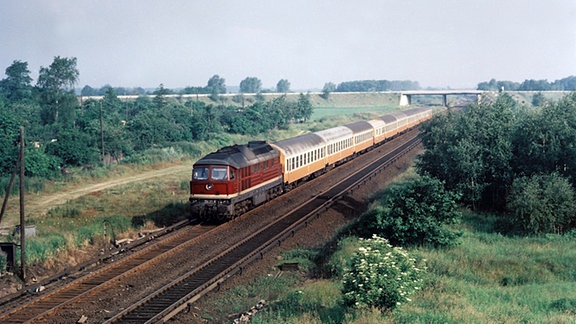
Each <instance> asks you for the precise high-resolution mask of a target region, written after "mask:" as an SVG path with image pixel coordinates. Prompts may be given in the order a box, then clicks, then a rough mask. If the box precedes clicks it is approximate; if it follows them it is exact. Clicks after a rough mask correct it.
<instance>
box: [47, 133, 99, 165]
mask: <svg viewBox="0 0 576 324" xmlns="http://www.w3.org/2000/svg"><path fill="white" fill-rule="evenodd" d="M93 142H94V139H93V138H90V137H89V136H88V134H86V133H84V132H81V131H79V130H77V129H74V128H64V129H60V130H59V131H58V135H57V138H55V140H54V141H52V142H50V143H48V144H47V145H46V153H48V154H51V155H54V156H57V157H59V158H60V159H62V161H63V162H64V163H66V164H68V165H74V166H80V165H83V164H87V163H92V162H93V161H98V160H99V156H100V154H99V152H98V149H97V148H96V147H94V146H91V145H89V143H93Z"/></svg>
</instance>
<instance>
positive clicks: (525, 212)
mask: <svg viewBox="0 0 576 324" xmlns="http://www.w3.org/2000/svg"><path fill="white" fill-rule="evenodd" d="M507 208H508V210H509V211H510V212H511V213H512V221H513V223H514V224H516V225H517V226H518V227H520V230H521V231H523V232H526V233H534V234H537V233H555V232H557V233H562V232H564V231H567V230H569V229H570V228H571V227H573V225H574V223H575V221H576V217H575V216H574V211H575V210H576V202H575V193H574V188H572V185H571V184H570V182H569V181H568V180H567V179H566V178H564V177H562V176H561V175H559V174H558V173H552V174H536V175H533V176H531V177H521V178H518V179H516V180H515V181H514V183H513V185H512V192H511V193H510V197H509V199H508V203H507Z"/></svg>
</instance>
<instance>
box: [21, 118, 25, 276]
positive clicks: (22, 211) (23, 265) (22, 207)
mask: <svg viewBox="0 0 576 324" xmlns="http://www.w3.org/2000/svg"><path fill="white" fill-rule="evenodd" d="M25 237H26V224H25V221H24V126H20V271H21V272H20V274H21V275H22V281H24V282H26V239H25Z"/></svg>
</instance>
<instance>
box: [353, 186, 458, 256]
mask: <svg viewBox="0 0 576 324" xmlns="http://www.w3.org/2000/svg"><path fill="white" fill-rule="evenodd" d="M459 197H460V195H459V194H456V193H454V192H451V191H447V190H445V189H444V184H443V183H442V182H441V181H439V180H437V179H434V178H430V177H426V176H424V177H414V178H412V179H409V180H407V181H404V182H401V183H395V184H392V185H390V186H389V187H388V188H386V189H385V190H384V191H382V192H381V193H379V194H378V195H377V197H376V199H377V200H376V202H377V204H376V207H375V208H372V209H371V210H370V211H368V212H366V213H365V214H363V215H362V217H361V219H360V221H359V223H358V231H359V235H360V236H363V237H370V236H371V235H372V234H377V235H379V236H382V237H386V238H387V239H388V240H389V241H390V243H391V244H393V245H395V246H412V245H431V246H438V247H442V246H450V245H454V244H456V240H457V238H458V237H459V235H460V234H459V233H458V232H455V231H453V230H452V229H450V228H449V227H447V226H446V225H448V224H455V223H458V222H459V221H460V219H461V213H460V211H459V209H458V199H459Z"/></svg>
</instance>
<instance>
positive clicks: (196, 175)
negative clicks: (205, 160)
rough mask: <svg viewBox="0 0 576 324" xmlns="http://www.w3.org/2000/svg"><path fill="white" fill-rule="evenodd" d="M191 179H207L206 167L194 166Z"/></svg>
mask: <svg viewBox="0 0 576 324" xmlns="http://www.w3.org/2000/svg"><path fill="white" fill-rule="evenodd" d="M192 179H194V180H208V167H195V168H194V171H192Z"/></svg>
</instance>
